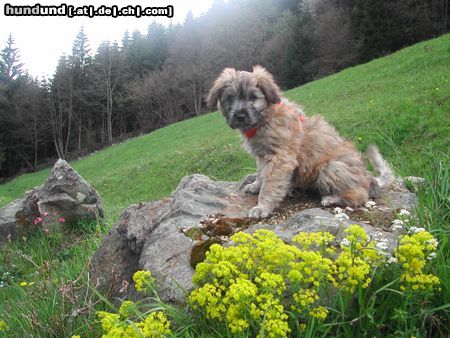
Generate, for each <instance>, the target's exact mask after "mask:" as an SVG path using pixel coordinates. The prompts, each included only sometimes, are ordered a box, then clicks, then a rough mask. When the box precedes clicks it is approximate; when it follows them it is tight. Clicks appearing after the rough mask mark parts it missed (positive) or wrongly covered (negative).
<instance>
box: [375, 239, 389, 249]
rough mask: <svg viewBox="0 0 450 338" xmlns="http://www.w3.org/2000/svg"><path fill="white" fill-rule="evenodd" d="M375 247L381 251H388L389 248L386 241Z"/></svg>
mask: <svg viewBox="0 0 450 338" xmlns="http://www.w3.org/2000/svg"><path fill="white" fill-rule="evenodd" d="M375 246H376V247H377V249H379V250H387V248H388V245H387V243H385V242H384V241H383V242H378V243H377V244H376V245H375Z"/></svg>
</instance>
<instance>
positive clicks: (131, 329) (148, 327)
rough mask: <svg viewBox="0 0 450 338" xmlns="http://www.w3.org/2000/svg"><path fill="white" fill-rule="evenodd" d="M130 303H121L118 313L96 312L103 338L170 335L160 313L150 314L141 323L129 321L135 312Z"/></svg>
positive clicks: (167, 325)
mask: <svg viewBox="0 0 450 338" xmlns="http://www.w3.org/2000/svg"><path fill="white" fill-rule="evenodd" d="M133 309H136V305H135V304H134V303H133V302H132V301H125V302H123V303H122V305H121V307H120V309H119V313H118V314H117V313H110V312H106V311H99V312H97V316H98V317H99V319H100V322H101V324H102V328H103V333H104V334H103V335H102V337H103V338H121V337H123V338H125V337H126V338H134V337H136V338H137V337H165V336H166V335H168V334H170V333H171V331H170V322H169V321H168V320H167V318H166V316H165V315H164V313H163V312H161V311H156V312H151V313H150V314H148V315H147V316H146V317H145V318H143V319H142V320H141V321H137V322H136V321H133V320H132V319H130V316H132V315H133V314H134V313H135V312H136V310H133Z"/></svg>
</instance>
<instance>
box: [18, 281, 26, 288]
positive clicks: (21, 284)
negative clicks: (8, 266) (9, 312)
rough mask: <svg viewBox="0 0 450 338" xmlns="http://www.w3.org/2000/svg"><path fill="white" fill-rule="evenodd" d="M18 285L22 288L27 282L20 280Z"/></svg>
mask: <svg viewBox="0 0 450 338" xmlns="http://www.w3.org/2000/svg"><path fill="white" fill-rule="evenodd" d="M19 285H20V286H21V287H23V288H24V287H25V286H27V285H28V283H27V282H25V281H24V282H20V284H19Z"/></svg>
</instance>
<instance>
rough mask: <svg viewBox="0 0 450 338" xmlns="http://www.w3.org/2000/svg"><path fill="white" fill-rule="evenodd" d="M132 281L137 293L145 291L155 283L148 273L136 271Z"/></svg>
mask: <svg viewBox="0 0 450 338" xmlns="http://www.w3.org/2000/svg"><path fill="white" fill-rule="evenodd" d="M133 281H134V283H135V288H136V290H137V291H139V292H143V291H147V289H148V288H150V287H151V285H152V284H153V283H154V282H155V279H154V278H152V274H151V272H150V271H143V270H140V271H136V272H135V273H134V275H133Z"/></svg>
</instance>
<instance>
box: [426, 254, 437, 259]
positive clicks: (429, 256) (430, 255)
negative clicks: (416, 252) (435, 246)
mask: <svg viewBox="0 0 450 338" xmlns="http://www.w3.org/2000/svg"><path fill="white" fill-rule="evenodd" d="M436 256H437V254H436V252H432V253H430V254H429V255H428V257H427V258H428V260H432V259H433V258H436Z"/></svg>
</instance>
